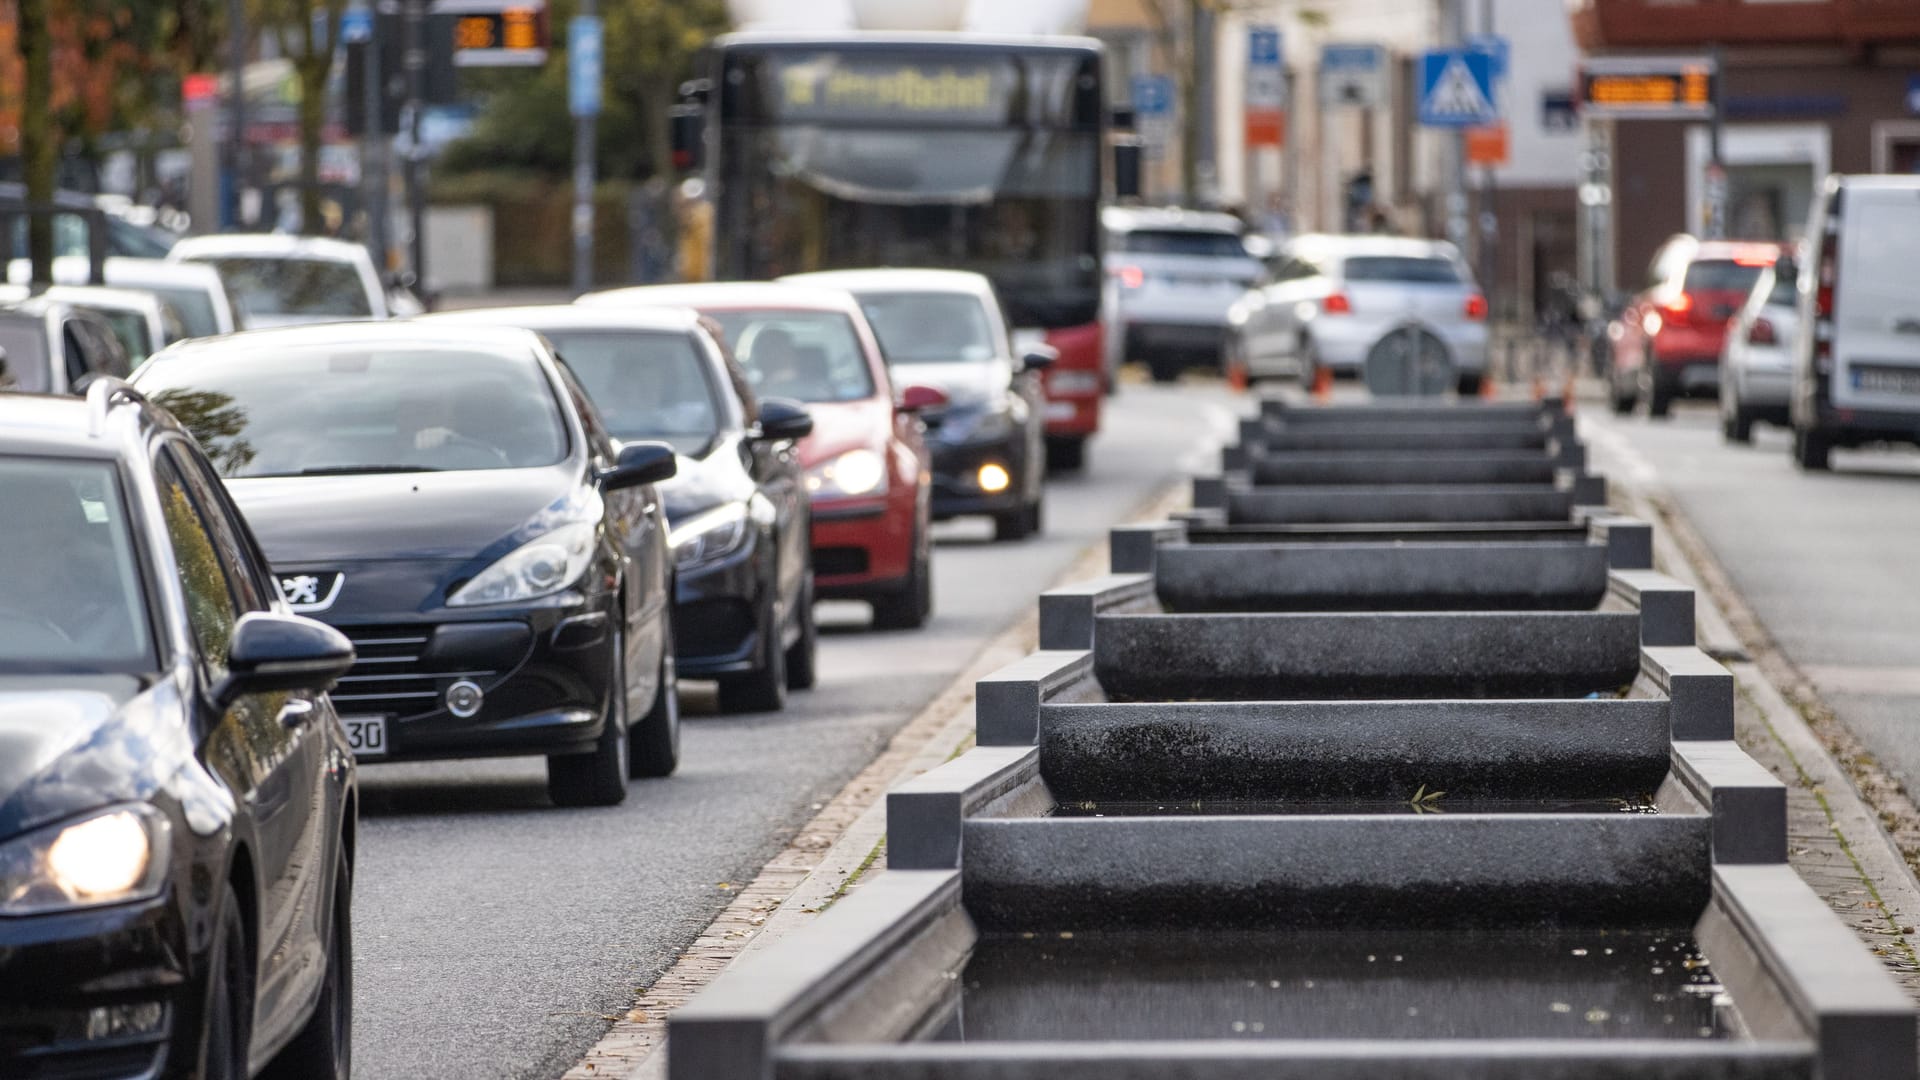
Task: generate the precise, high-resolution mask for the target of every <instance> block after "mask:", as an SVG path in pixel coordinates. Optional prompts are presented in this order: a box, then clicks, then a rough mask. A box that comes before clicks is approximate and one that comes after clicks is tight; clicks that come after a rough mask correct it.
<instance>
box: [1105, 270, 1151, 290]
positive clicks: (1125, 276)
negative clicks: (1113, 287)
mask: <svg viewBox="0 0 1920 1080" xmlns="http://www.w3.org/2000/svg"><path fill="white" fill-rule="evenodd" d="M1113 276H1114V277H1117V278H1119V279H1120V284H1121V285H1124V286H1125V287H1127V288H1129V289H1137V288H1139V287H1140V286H1142V285H1145V284H1146V283H1147V272H1146V271H1145V270H1142V269H1140V268H1139V267H1137V266H1123V267H1121V268H1120V269H1118V270H1115V271H1114V272H1113Z"/></svg>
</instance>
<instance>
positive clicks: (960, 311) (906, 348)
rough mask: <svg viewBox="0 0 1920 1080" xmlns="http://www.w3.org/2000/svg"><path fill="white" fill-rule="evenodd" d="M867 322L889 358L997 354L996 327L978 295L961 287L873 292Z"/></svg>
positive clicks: (964, 358) (936, 360)
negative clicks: (948, 290) (958, 289)
mask: <svg viewBox="0 0 1920 1080" xmlns="http://www.w3.org/2000/svg"><path fill="white" fill-rule="evenodd" d="M860 307H861V308H862V309H863V310H864V311H865V312H866V313H867V322H868V323H870V324H872V326H873V333H874V335H875V336H876V337H878V338H879V339H880V351H881V352H883V353H885V354H886V357H887V363H889V364H955V363H977V362H980V361H985V360H991V359H993V356H994V352H995V350H994V347H993V328H992V326H991V325H989V324H988V322H987V311H986V308H984V307H982V306H981V304H980V300H979V298H978V297H973V296H967V295H964V294H961V293H867V294H865V295H862V296H861V297H860Z"/></svg>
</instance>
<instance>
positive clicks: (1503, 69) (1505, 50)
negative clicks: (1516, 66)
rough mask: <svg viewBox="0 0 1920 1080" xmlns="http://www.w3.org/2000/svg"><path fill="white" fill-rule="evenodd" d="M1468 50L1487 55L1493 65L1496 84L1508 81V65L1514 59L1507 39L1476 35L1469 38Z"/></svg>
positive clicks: (1489, 35) (1493, 35)
mask: <svg viewBox="0 0 1920 1080" xmlns="http://www.w3.org/2000/svg"><path fill="white" fill-rule="evenodd" d="M1467 48H1469V49H1472V50H1473V51H1474V52H1478V53H1485V54H1487V56H1488V58H1489V59H1490V60H1491V61H1492V63H1493V81H1494V82H1495V83H1499V82H1502V81H1504V80H1505V79H1506V77H1507V64H1508V61H1509V60H1510V59H1511V57H1512V48H1511V46H1510V44H1509V43H1508V41H1507V39H1506V38H1504V37H1502V36H1501V35H1499V34H1474V35H1472V36H1470V37H1468V38H1467Z"/></svg>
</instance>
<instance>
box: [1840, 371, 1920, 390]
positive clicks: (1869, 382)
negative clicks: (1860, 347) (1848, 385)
mask: <svg viewBox="0 0 1920 1080" xmlns="http://www.w3.org/2000/svg"><path fill="white" fill-rule="evenodd" d="M1853 388H1854V389H1855V390H1861V391H1865V392H1866V393H1869V394H1909V395H1915V396H1920V368H1896V367H1863V366H1861V365H1858V364H1856V365H1854V367H1853Z"/></svg>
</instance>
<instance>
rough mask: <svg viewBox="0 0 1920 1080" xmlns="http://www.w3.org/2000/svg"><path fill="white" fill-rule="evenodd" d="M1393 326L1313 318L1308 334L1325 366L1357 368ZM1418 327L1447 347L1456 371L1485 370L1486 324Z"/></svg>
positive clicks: (1354, 369)
mask: <svg viewBox="0 0 1920 1080" xmlns="http://www.w3.org/2000/svg"><path fill="white" fill-rule="evenodd" d="M1398 329H1399V327H1398V326H1397V325H1382V324H1380V323H1373V322H1366V321H1363V320H1359V319H1349V318H1321V319H1315V320H1314V321H1313V324H1312V327H1311V329H1310V331H1309V332H1310V333H1311V335H1312V338H1313V354H1314V357H1315V359H1316V360H1318V361H1319V362H1320V363H1321V364H1323V365H1325V366H1326V367H1329V368H1334V369H1337V370H1352V371H1358V370H1360V369H1361V368H1364V367H1365V366H1366V363H1367V355H1368V354H1369V353H1371V352H1372V351H1373V347H1374V346H1375V345H1377V344H1379V343H1380V341H1381V340H1382V339H1383V338H1385V337H1386V336H1387V335H1388V334H1390V333H1393V332H1394V331H1396V330H1398ZM1421 329H1423V330H1425V331H1427V332H1428V333H1431V334H1433V335H1434V336H1435V337H1438V338H1439V339H1440V340H1441V341H1442V342H1443V343H1445V345H1446V347H1447V353H1448V356H1449V357H1450V358H1451V359H1452V361H1453V366H1454V368H1455V369H1456V370H1458V371H1462V372H1467V373H1473V372H1481V371H1485V370H1486V369H1487V327H1486V324H1485V323H1465V324H1462V325H1447V326H1434V325H1431V324H1426V325H1422V327H1421Z"/></svg>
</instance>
